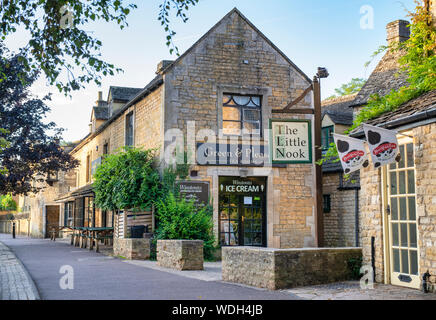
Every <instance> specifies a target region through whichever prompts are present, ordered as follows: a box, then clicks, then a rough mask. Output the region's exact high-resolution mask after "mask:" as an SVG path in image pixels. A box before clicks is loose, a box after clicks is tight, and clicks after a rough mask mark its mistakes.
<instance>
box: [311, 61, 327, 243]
mask: <svg viewBox="0 0 436 320" xmlns="http://www.w3.org/2000/svg"><path fill="white" fill-rule="evenodd" d="M328 76H329V73H328V71H327V69H326V68H321V67H319V68H318V72H317V74H316V75H315V76H314V77H313V99H314V109H315V110H314V122H315V123H314V124H315V163H316V162H318V161H319V160H321V158H322V151H321V145H322V141H321V132H322V130H321V128H322V118H321V79H325V78H327V77H328ZM315 183H316V212H317V214H316V230H317V245H318V247H319V248H322V247H324V213H323V193H322V166H320V165H317V164H316V165H315Z"/></svg>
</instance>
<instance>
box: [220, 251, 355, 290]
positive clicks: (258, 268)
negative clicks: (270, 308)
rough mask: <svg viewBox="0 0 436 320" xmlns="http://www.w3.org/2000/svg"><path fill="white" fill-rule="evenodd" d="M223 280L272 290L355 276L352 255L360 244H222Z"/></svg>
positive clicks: (329, 281)
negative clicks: (316, 246)
mask: <svg viewBox="0 0 436 320" xmlns="http://www.w3.org/2000/svg"><path fill="white" fill-rule="evenodd" d="M222 252H223V255H222V268H223V269H222V270H223V281H228V282H236V283H241V284H245V285H250V286H255V287H259V288H267V289H270V290H278V289H286V288H293V287H299V286H308V285H316V284H326V283H331V282H337V281H345V280H350V279H351V278H352V273H351V269H350V266H349V261H350V259H357V258H359V257H361V255H362V250H361V249H360V248H331V249H270V248H250V247H223V248H222Z"/></svg>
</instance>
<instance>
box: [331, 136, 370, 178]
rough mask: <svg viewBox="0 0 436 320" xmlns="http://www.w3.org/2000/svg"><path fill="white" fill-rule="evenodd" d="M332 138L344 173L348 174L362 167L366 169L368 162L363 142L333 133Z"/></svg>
mask: <svg viewBox="0 0 436 320" xmlns="http://www.w3.org/2000/svg"><path fill="white" fill-rule="evenodd" d="M333 138H334V139H335V143H336V148H337V149H338V154H339V158H340V160H341V164H342V168H343V169H344V172H345V173H347V174H348V173H351V172H354V171H357V170H359V169H360V168H362V167H364V168H366V167H368V165H369V161H368V155H367V153H366V148H365V141H363V140H359V139H354V138H350V137H347V136H343V135H340V134H335V133H334V134H333Z"/></svg>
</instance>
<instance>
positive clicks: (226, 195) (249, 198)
mask: <svg viewBox="0 0 436 320" xmlns="http://www.w3.org/2000/svg"><path fill="white" fill-rule="evenodd" d="M219 185H220V191H219V238H220V243H221V245H222V246H256V247H266V178H263V177H262V178H260V177H250V178H240V177H220V178H219Z"/></svg>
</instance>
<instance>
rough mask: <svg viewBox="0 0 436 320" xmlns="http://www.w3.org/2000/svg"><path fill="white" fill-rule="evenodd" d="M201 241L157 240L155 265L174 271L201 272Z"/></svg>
mask: <svg viewBox="0 0 436 320" xmlns="http://www.w3.org/2000/svg"><path fill="white" fill-rule="evenodd" d="M203 262H204V256H203V241H202V240H158V241H157V264H158V265H159V266H161V267H165V268H170V269H176V270H203Z"/></svg>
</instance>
